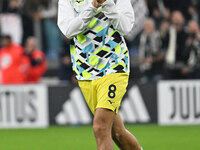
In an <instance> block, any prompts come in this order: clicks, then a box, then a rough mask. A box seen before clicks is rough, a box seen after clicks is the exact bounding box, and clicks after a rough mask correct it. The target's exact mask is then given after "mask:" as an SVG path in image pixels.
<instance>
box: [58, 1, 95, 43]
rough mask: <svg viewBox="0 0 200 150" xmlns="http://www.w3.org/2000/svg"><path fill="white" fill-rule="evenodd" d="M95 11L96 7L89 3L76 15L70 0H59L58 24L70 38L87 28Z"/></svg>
mask: <svg viewBox="0 0 200 150" xmlns="http://www.w3.org/2000/svg"><path fill="white" fill-rule="evenodd" d="M96 11H97V8H95V7H94V6H93V5H92V3H91V4H89V5H88V6H87V8H86V9H85V10H84V11H83V12H81V13H80V14H79V15H76V12H75V10H74V9H73V7H72V5H71V3H70V0H59V1H58V26H59V28H60V30H61V31H62V33H63V34H64V35H65V36H66V37H67V38H69V39H70V38H72V37H74V36H75V35H78V34H79V33H82V32H83V31H84V30H85V29H86V28H87V26H88V24H89V23H90V21H91V19H92V18H93V16H94V15H95V13H96Z"/></svg>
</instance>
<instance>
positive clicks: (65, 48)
mask: <svg viewBox="0 0 200 150" xmlns="http://www.w3.org/2000/svg"><path fill="white" fill-rule="evenodd" d="M57 2H58V0H0V35H4V36H3V38H2V39H4V41H5V40H8V41H9V40H10V44H11V45H12V47H13V49H15V48H14V47H16V49H18V50H16V52H17V51H19V53H20V56H19V57H15V59H16V61H17V59H19V60H20V61H21V64H22V66H21V65H19V66H18V67H19V68H23V69H21V70H23V71H22V72H24V73H23V75H22V76H24V77H23V78H21V79H22V80H23V81H21V82H25V83H27V82H28V83H29V82H36V79H35V81H30V80H31V78H34V77H31V74H32V75H33V76H34V71H30V70H31V68H32V69H33V68H35V69H36V68H37V69H39V71H38V72H40V74H39V75H37V82H38V81H39V78H40V77H41V76H42V75H43V74H44V73H45V71H46V60H45V56H44V55H46V57H47V59H49V58H57V59H59V60H60V73H59V78H60V80H72V79H73V72H72V70H71V62H70V54H69V41H68V40H67V39H65V38H64V36H63V35H62V34H61V32H60V31H59V29H58V27H57V25H56V20H57V18H56V17H57V5H58V4H57ZM146 2H147V5H148V8H149V16H147V19H146V21H145V23H144V29H143V31H141V33H140V34H139V35H138V36H137V37H136V38H135V39H133V40H132V41H130V40H129V41H128V43H129V44H128V45H129V48H130V53H131V54H132V55H134V58H136V57H137V58H138V59H131V61H133V62H134V61H138V62H137V63H136V64H137V66H136V67H135V66H134V67H132V68H133V72H135V70H134V69H135V68H137V67H138V68H139V69H138V70H139V72H140V78H139V80H140V81H141V82H144V83H145V82H154V81H158V80H161V79H190V78H192V79H194V78H195V79H200V31H199V24H200V14H199V12H200V11H199V10H200V1H199V0H146ZM136 20H137V18H136ZM41 33H42V34H41ZM5 35H6V36H5ZM8 35H10V36H8ZM33 36H34V37H36V38H37V41H38V42H36V39H35V38H34V37H33ZM2 41H3V40H2ZM1 43H2V44H1V45H0V47H2V48H1V50H0V57H1V55H2V53H3V51H5V49H6V48H5V43H3V42H1ZM14 43H15V44H14ZM27 43H32V44H27ZM18 45H21V46H18ZM27 45H34V46H33V47H34V48H30V49H31V52H28V54H27V51H28V49H29V48H27V47H28V46H27ZM131 47H134V52H131V50H132V48H131ZM19 49H21V50H19ZM37 49H41V50H42V52H41V51H40V50H37ZM33 52H37V53H38V54H37V55H40V57H39V59H38V60H37V59H36V58H37V57H36V58H35V57H32V56H31V55H32V53H33ZM22 56H23V58H24V57H25V59H20V58H22ZM131 58H133V57H132V56H131ZM0 61H1V62H2V61H3V60H2V59H1V60H0ZM5 62H7V58H6V59H4V63H5ZM24 64H26V65H24ZM15 65H16V64H15ZM24 66H26V67H24ZM27 66H28V67H27ZM0 67H1V68H0V71H1V72H2V66H0ZM13 68H15V67H14V66H13ZM18 72H19V71H18ZM31 72H32V73H31ZM36 72H37V71H35V73H36ZM16 74H17V73H16ZM7 77H9V76H7ZM0 78H1V79H2V76H1V77H0ZM16 78H17V77H16ZM28 78H29V79H28ZM18 79H19V78H18Z"/></svg>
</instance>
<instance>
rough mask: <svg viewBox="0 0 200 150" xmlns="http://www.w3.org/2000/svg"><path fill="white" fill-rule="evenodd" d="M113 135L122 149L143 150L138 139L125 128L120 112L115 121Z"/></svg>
mask: <svg viewBox="0 0 200 150" xmlns="http://www.w3.org/2000/svg"><path fill="white" fill-rule="evenodd" d="M112 137H113V140H114V141H115V143H116V144H117V145H118V146H119V148H120V149H121V150H141V147H140V145H139V143H138V141H137V139H136V138H135V137H134V136H133V135H132V134H131V133H130V132H129V131H128V130H126V129H125V127H124V124H123V122H122V120H121V117H120V115H119V114H117V115H116V116H115V119H114V122H113V126H112Z"/></svg>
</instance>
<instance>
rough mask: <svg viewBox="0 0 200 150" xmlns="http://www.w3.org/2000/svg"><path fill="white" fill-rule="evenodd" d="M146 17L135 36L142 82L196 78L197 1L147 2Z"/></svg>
mask: <svg viewBox="0 0 200 150" xmlns="http://www.w3.org/2000/svg"><path fill="white" fill-rule="evenodd" d="M149 10H150V17H149V18H148V19H147V20H146V21H145V24H144V29H143V31H142V33H141V34H140V35H139V36H138V57H139V68H140V71H141V73H142V77H141V81H142V82H153V81H158V80H160V79H200V31H199V23H200V22H199V21H200V16H199V15H200V14H199V10H200V2H199V1H196V0H191V1H188V0H181V1H175V0H164V1H162V3H161V1H159V0H158V1H151V2H149Z"/></svg>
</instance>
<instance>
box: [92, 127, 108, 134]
mask: <svg viewBox="0 0 200 150" xmlns="http://www.w3.org/2000/svg"><path fill="white" fill-rule="evenodd" d="M93 130H94V134H95V136H106V134H107V128H106V127H105V126H102V125H100V124H95V125H93Z"/></svg>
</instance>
